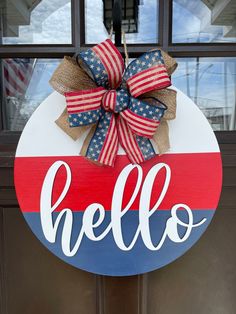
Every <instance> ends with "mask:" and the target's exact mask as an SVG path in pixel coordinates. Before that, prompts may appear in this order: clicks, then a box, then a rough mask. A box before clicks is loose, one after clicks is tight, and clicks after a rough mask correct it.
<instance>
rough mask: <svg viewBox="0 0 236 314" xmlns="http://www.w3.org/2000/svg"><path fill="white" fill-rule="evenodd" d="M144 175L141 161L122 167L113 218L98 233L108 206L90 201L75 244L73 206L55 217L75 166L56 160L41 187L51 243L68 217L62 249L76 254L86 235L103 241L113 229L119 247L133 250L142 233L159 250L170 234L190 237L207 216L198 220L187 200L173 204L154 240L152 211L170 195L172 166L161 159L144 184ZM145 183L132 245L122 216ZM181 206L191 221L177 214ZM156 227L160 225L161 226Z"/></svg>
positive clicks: (180, 239) (46, 233)
mask: <svg viewBox="0 0 236 314" xmlns="http://www.w3.org/2000/svg"><path fill="white" fill-rule="evenodd" d="M61 167H64V168H65V170H66V180H65V185H64V188H63V190H62V192H61V194H60V195H59V197H58V199H57V200H56V202H55V203H54V204H52V193H53V186H54V181H55V178H56V174H57V172H58V170H59V169H60V168H61ZM135 169H136V171H137V172H138V175H137V181H136V185H135V188H134V191H133V194H132V196H131V197H130V200H129V201H128V203H127V205H126V206H125V207H124V208H122V201H123V195H124V190H125V186H126V182H127V180H128V178H129V176H130V175H131V173H132V172H133V171H134V170H135ZM162 169H165V181H164V184H163V188H162V191H161V193H160V195H159V198H158V200H157V202H156V203H155V205H154V206H153V208H150V201H151V195H152V188H153V184H154V181H155V180H156V178H157V179H158V173H160V171H161V170H162ZM142 178H143V170H142V167H141V166H140V165H131V164H130V165H127V166H126V167H125V168H124V169H123V170H122V171H121V173H120V175H119V177H118V179H117V181H116V184H115V188H114V192H113V197H112V205H111V221H110V223H109V224H108V226H107V227H106V228H105V229H104V231H103V232H101V233H100V234H99V235H97V234H96V235H95V233H94V231H95V229H96V228H98V227H99V226H101V225H102V223H103V221H104V218H105V215H106V211H105V209H104V207H103V206H102V205H101V204H99V203H93V204H91V205H89V206H88V207H87V208H86V209H85V211H84V215H83V218H82V227H81V229H80V231H79V232H78V237H77V239H76V242H75V244H74V246H73V247H71V237H72V228H73V219H74V217H73V212H72V210H71V209H70V208H64V209H63V210H61V211H60V212H59V213H58V216H57V218H56V219H55V221H54V220H53V212H54V211H55V210H56V209H57V207H58V206H59V205H60V204H61V203H62V201H63V199H64V198H65V196H66V195H67V192H68V190H69V187H70V185H71V169H70V167H69V165H68V164H67V163H66V162H64V161H56V162H55V163H54V164H53V165H52V166H51V167H50V168H49V170H48V172H47V174H46V176H45V179H44V182H43V185H42V190H41V197H40V218H41V225H42V230H43V233H44V236H45V238H46V239H47V240H48V241H49V242H50V243H55V241H56V237H57V232H58V227H59V224H60V223H63V221H64V225H63V228H62V235H61V246H62V251H63V252H64V254H65V255H66V256H74V255H75V254H76V253H77V251H78V250H79V247H80V245H81V242H82V239H83V237H84V236H86V237H87V238H88V239H90V240H91V241H101V240H102V239H104V238H105V237H106V236H107V234H108V233H109V232H112V234H113V237H114V241H115V243H116V245H117V247H118V248H120V249H121V250H123V251H130V250H131V249H132V248H133V247H134V245H135V243H136V241H137V238H138V237H139V235H140V236H141V238H142V240H143V242H144V244H145V246H146V247H147V248H148V249H149V250H151V251H157V250H160V248H161V247H162V246H163V244H164V242H165V239H166V238H167V237H168V238H169V239H170V240H171V241H173V242H175V243H181V242H184V241H186V240H187V239H188V238H189V236H190V234H191V232H192V230H193V229H194V228H196V227H199V226H201V225H202V224H203V223H204V222H205V221H206V218H204V219H202V220H201V221H200V222H198V223H194V221H193V213H192V210H191V209H190V208H189V207H188V206H187V205H186V204H176V205H174V206H173V207H172V208H171V212H170V217H169V218H168V219H167V221H166V225H165V229H164V231H163V233H162V235H161V237H160V240H159V242H158V243H156V244H154V243H153V241H152V237H151V230H150V223H149V221H150V219H151V217H152V215H153V214H154V213H155V212H156V211H157V210H158V207H159V206H160V204H161V203H162V201H163V199H164V197H165V195H166V192H167V190H168V187H169V184H170V180H171V169H170V167H169V166H168V165H167V164H165V163H158V164H156V165H155V166H153V167H152V168H151V169H150V170H149V172H148V174H147V175H146V178H145V180H144V182H143V185H142ZM141 185H142V190H141V194H140V202H139V224H138V226H137V229H136V232H135V233H134V236H133V238H132V240H131V242H130V243H129V245H127V244H125V239H124V237H123V232H122V217H123V216H124V215H125V214H126V213H127V212H128V210H129V209H130V208H131V206H132V204H133V202H134V200H135V199H136V197H137V194H138V193H139V190H140V188H141ZM179 209H181V210H184V211H185V212H186V214H187V218H188V219H187V222H185V221H183V220H181V219H180V217H179V216H178V215H177V212H178V210H179ZM95 217H96V219H95ZM62 218H63V221H62ZM178 226H182V227H184V228H185V233H184V235H183V236H182V237H181V236H180V235H179V232H178ZM156 227H157V228H158V226H156Z"/></svg>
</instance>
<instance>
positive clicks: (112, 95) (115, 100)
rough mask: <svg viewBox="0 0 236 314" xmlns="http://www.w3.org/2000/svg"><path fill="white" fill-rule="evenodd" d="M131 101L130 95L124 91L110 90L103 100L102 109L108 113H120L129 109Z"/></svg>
mask: <svg viewBox="0 0 236 314" xmlns="http://www.w3.org/2000/svg"><path fill="white" fill-rule="evenodd" d="M129 101H130V96H129V93H128V92H127V91H126V90H124V89H117V90H115V89H110V90H108V91H106V93H105V94H104V95H103V98H102V107H103V108H104V109H105V110H106V111H111V112H113V113H119V112H121V111H123V110H125V109H127V108H128V105H129Z"/></svg>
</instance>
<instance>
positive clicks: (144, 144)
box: [117, 116, 155, 164]
mask: <svg viewBox="0 0 236 314" xmlns="http://www.w3.org/2000/svg"><path fill="white" fill-rule="evenodd" d="M117 122H118V136H119V142H120V144H121V146H122V147H123V149H124V150H125V152H126V154H127V156H128V158H129V160H130V161H131V162H132V163H133V164H140V163H142V162H144V161H145V160H148V159H150V158H152V157H154V156H155V151H154V148H153V146H152V143H151V141H150V140H149V139H148V138H145V137H143V136H137V135H135V134H134V133H133V132H132V130H131V129H130V127H129V125H128V123H127V122H126V121H125V119H123V118H122V117H121V116H119V117H118V121H117Z"/></svg>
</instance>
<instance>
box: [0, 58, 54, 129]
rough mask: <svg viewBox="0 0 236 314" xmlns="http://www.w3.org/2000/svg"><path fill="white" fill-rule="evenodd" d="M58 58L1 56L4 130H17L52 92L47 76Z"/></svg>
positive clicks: (50, 74)
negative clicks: (4, 114) (13, 57)
mask: <svg viewBox="0 0 236 314" xmlns="http://www.w3.org/2000/svg"><path fill="white" fill-rule="evenodd" d="M59 62H60V60H59V59H26V58H22V59H20V58H18V59H2V60H1V63H2V67H1V68H2V83H3V84H2V86H3V95H4V97H3V101H4V104H3V106H4V108H5V112H6V118H7V129H8V130H11V131H20V130H22V129H23V128H24V125H25V124H26V122H27V120H28V119H29V118H30V116H31V115H32V113H33V112H34V110H35V109H36V108H37V107H38V106H39V105H40V103H41V102H42V101H43V100H44V99H45V98H46V97H47V96H48V95H49V94H50V93H51V92H52V91H53V89H52V88H51V86H50V85H49V79H50V78H51V76H52V73H53V72H54V70H55V68H56V67H57V65H58V64H59Z"/></svg>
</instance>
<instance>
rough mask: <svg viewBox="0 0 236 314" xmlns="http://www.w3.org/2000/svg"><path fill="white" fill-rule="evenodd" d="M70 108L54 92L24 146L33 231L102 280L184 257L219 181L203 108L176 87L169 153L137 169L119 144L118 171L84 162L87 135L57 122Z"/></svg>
mask: <svg viewBox="0 0 236 314" xmlns="http://www.w3.org/2000/svg"><path fill="white" fill-rule="evenodd" d="M65 106H66V103H65V98H64V97H63V96H61V95H59V94H58V93H56V92H54V93H53V94H51V95H50V96H49V97H48V98H47V99H46V100H45V101H44V102H43V103H42V104H41V105H40V106H39V108H38V109H37V110H36V111H35V113H34V114H33V115H32V117H31V118H30V120H29V121H28V123H27V125H26V127H25V129H24V131H23V133H22V136H21V138H20V141H19V144H18V148H17V152H16V159H15V187H16V192H17V197H18V201H19V204H20V208H21V210H22V213H23V215H24V218H25V219H26V221H27V223H28V224H29V226H30V228H31V229H32V231H33V233H34V234H35V235H36V236H37V237H38V239H39V240H40V241H41V242H42V243H43V244H44V245H45V246H46V247H47V248H48V249H49V250H50V251H51V252H53V253H54V254H55V255H56V256H58V257H59V258H61V259H62V260H64V261H65V262H67V263H69V264H71V265H73V266H75V267H78V268H80V269H84V270H87V271H90V272H93V273H96V274H103V275H112V276H126V275H135V274H140V273H145V272H148V271H152V270H155V269H158V268H160V267H162V266H165V265H166V264H168V263H170V262H172V261H174V260H175V259H176V258H178V257H180V256H181V255H182V254H184V253H185V252H186V251H187V250H188V249H189V248H190V247H191V246H192V245H193V244H194V243H195V242H196V241H197V240H198V239H199V238H200V236H201V235H202V233H203V232H204V231H205V229H206V228H207V226H208V225H209V223H210V221H211V219H212V217H213V215H214V212H215V209H216V207H217V204H218V200H219V196H220V191H221V184H222V167H221V156H220V152H219V147H218V144H217V141H216V138H215V135H214V133H213V131H212V129H211V127H210V125H209V123H208V121H207V120H206V118H205V117H204V116H203V114H202V113H201V111H200V110H199V109H198V108H197V106H196V105H195V104H194V103H193V102H192V101H191V100H190V99H189V98H188V97H187V96H186V95H184V94H183V93H181V92H180V91H177V117H176V119H175V120H173V121H170V122H169V129H170V130H169V131H170V143H171V149H170V151H169V152H168V153H166V154H164V155H162V156H156V157H155V158H153V159H151V160H149V161H147V162H144V163H143V164H141V165H132V164H130V162H129V160H128V158H127V156H126V155H125V153H124V151H123V150H122V149H121V148H120V149H119V152H118V156H117V159H116V163H115V167H114V168H112V167H105V166H102V167H99V166H97V165H95V164H93V163H91V162H90V161H88V160H87V159H85V158H84V157H82V156H79V152H80V149H81V146H82V143H83V140H84V138H85V135H83V137H81V138H80V139H79V140H77V141H73V140H72V139H71V138H70V137H68V136H67V135H66V134H65V133H64V132H63V131H62V130H61V129H60V128H59V127H58V126H57V125H56V124H55V122H54V121H55V120H56V119H57V118H58V116H59V115H60V114H61V112H62V111H63V110H64V108H65Z"/></svg>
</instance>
